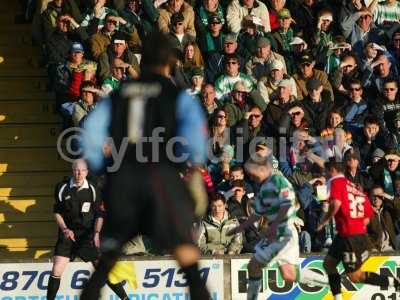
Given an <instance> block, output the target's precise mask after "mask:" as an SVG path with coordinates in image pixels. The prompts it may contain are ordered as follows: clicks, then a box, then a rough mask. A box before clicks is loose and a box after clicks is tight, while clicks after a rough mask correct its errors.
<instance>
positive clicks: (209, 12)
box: [195, 0, 225, 35]
mask: <svg viewBox="0 0 400 300" xmlns="http://www.w3.org/2000/svg"><path fill="white" fill-rule="evenodd" d="M210 21H213V22H216V21H217V22H218V23H215V24H221V25H222V26H223V25H224V24H225V12H224V9H223V8H222V6H221V4H220V3H219V0H203V1H202V4H201V5H200V7H199V9H198V11H197V16H196V20H195V22H196V23H195V25H196V31H197V34H198V35H204V34H205V33H206V31H207V27H211V26H210V25H211V24H212V23H210ZM222 26H221V28H222ZM211 28H212V27H211Z"/></svg>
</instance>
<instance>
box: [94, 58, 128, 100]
mask: <svg viewBox="0 0 400 300" xmlns="http://www.w3.org/2000/svg"><path fill="white" fill-rule="evenodd" d="M127 68H129V65H128V64H126V63H124V62H123V61H122V60H120V59H118V58H116V59H115V60H114V64H113V66H112V69H111V76H110V77H107V78H106V79H104V81H103V84H102V86H101V91H102V93H103V95H109V94H110V93H111V92H112V91H114V90H117V89H118V88H119V87H120V85H121V81H123V80H124V79H125V78H126V75H125V69H127Z"/></svg>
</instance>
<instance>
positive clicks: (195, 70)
mask: <svg viewBox="0 0 400 300" xmlns="http://www.w3.org/2000/svg"><path fill="white" fill-rule="evenodd" d="M191 75H192V76H191V77H194V76H201V77H204V72H203V69H202V68H200V67H194V68H193V69H192V72H191Z"/></svg>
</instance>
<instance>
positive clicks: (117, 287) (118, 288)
mask: <svg viewBox="0 0 400 300" xmlns="http://www.w3.org/2000/svg"><path fill="white" fill-rule="evenodd" d="M107 285H108V286H109V287H110V289H111V290H112V291H113V292H114V293H115V294H116V295H117V296H118V297H119V298H120V299H122V300H124V299H128V295H127V294H126V292H125V289H124V286H123V284H122V282H119V283H116V284H112V283H111V282H110V281H108V280H107Z"/></svg>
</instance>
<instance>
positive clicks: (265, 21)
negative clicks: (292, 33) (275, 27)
mask: <svg viewBox="0 0 400 300" xmlns="http://www.w3.org/2000/svg"><path fill="white" fill-rule="evenodd" d="M247 15H251V16H253V19H254V18H256V20H257V21H256V22H257V23H259V24H260V26H262V30H263V31H264V32H270V31H271V27H270V23H269V14H268V8H267V7H266V6H265V4H264V3H262V2H261V1H258V0H243V1H239V0H233V1H232V2H231V3H230V4H229V6H228V9H227V12H226V20H227V24H228V30H229V31H231V32H233V33H235V34H238V33H239V31H240V30H241V28H242V22H243V20H244V18H245V17H246V16H247Z"/></svg>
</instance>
